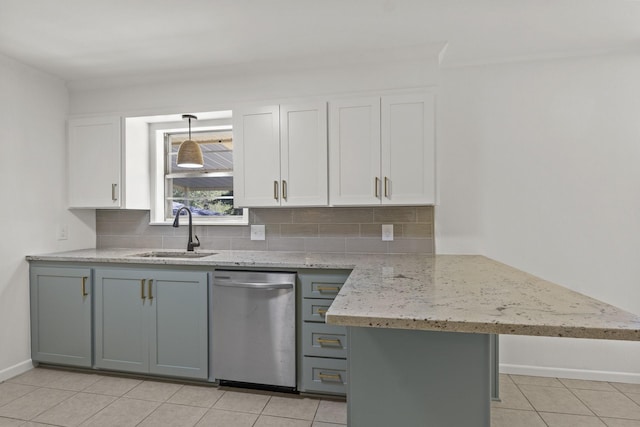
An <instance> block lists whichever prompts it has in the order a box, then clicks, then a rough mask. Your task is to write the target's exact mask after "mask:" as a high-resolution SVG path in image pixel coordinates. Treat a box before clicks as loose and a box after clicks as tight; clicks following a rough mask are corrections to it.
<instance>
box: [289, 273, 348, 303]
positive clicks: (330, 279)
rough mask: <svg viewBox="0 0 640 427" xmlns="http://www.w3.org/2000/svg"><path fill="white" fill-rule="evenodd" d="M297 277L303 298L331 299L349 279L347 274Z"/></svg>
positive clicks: (307, 274)
mask: <svg viewBox="0 0 640 427" xmlns="http://www.w3.org/2000/svg"><path fill="white" fill-rule="evenodd" d="M298 277H299V278H300V283H301V285H302V296H303V297H304V298H329V299H333V298H334V297H335V296H336V295H338V292H339V291H340V288H341V287H342V285H344V282H345V281H346V280H347V277H349V273H326V274H322V273H320V274H313V273H300V275H299V276H298Z"/></svg>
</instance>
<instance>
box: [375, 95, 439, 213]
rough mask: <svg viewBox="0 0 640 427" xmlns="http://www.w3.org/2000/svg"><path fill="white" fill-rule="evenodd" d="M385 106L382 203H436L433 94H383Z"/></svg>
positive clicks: (382, 125) (382, 113) (383, 118)
mask: <svg viewBox="0 0 640 427" xmlns="http://www.w3.org/2000/svg"><path fill="white" fill-rule="evenodd" d="M381 108H382V110H381V117H382V120H381V130H382V134H381V141H382V157H381V158H382V172H381V177H380V179H381V180H382V204H393V205H413V204H434V203H435V167H434V165H435V141H434V135H435V129H434V119H435V111H434V108H435V102H434V96H433V94H430V93H417V94H410V95H394V96H383V97H382V107H381Z"/></svg>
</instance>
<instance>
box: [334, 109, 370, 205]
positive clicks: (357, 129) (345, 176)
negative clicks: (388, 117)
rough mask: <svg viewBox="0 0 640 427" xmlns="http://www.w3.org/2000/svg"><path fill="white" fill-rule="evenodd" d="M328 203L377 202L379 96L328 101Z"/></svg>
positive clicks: (354, 203) (356, 203)
mask: <svg viewBox="0 0 640 427" xmlns="http://www.w3.org/2000/svg"><path fill="white" fill-rule="evenodd" d="M329 189H330V190H329V192H330V203H331V205H334V206H340V205H379V204H380V97H367V98H360V99H349V100H338V101H335V102H330V103H329Z"/></svg>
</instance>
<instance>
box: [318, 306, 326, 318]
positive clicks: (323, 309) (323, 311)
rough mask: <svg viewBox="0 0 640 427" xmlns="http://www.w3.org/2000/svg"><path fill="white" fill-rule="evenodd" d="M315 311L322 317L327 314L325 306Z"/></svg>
mask: <svg viewBox="0 0 640 427" xmlns="http://www.w3.org/2000/svg"><path fill="white" fill-rule="evenodd" d="M317 313H318V314H319V315H320V316H322V317H324V315H325V314H327V309H326V308H319V309H318V310H317Z"/></svg>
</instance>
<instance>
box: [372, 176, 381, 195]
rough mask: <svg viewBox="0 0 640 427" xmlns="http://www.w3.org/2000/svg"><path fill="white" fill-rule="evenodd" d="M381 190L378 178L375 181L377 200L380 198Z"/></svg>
mask: <svg viewBox="0 0 640 427" xmlns="http://www.w3.org/2000/svg"><path fill="white" fill-rule="evenodd" d="M379 188H380V178H378V177H377V176H376V179H375V180H374V190H373V191H374V193H375V195H376V198H378V197H380V191H379V190H378V189H379Z"/></svg>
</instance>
